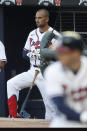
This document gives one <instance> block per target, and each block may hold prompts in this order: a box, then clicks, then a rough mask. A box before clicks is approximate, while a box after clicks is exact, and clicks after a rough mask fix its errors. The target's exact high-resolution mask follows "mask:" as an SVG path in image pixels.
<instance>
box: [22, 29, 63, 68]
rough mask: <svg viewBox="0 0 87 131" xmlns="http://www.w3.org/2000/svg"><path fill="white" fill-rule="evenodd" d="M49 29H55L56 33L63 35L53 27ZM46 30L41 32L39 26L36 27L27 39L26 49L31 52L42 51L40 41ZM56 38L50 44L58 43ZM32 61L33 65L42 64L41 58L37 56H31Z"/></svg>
mask: <svg viewBox="0 0 87 131" xmlns="http://www.w3.org/2000/svg"><path fill="white" fill-rule="evenodd" d="M48 31H53V32H54V34H56V35H58V36H61V35H60V34H59V33H58V32H57V31H55V30H54V29H53V28H51V27H50V28H49V29H48ZM45 33H46V32H44V33H41V32H40V30H39V28H37V29H35V30H34V31H32V32H30V34H29V36H28V39H27V41H26V44H25V47H24V50H25V51H29V52H33V53H35V52H40V41H41V39H42V37H43V36H44V34H45ZM56 41H57V40H56V39H52V41H51V42H50V45H51V44H52V45H55V43H56ZM30 63H31V65H36V66H39V65H40V60H39V59H38V58H37V57H35V56H34V57H31V58H30Z"/></svg>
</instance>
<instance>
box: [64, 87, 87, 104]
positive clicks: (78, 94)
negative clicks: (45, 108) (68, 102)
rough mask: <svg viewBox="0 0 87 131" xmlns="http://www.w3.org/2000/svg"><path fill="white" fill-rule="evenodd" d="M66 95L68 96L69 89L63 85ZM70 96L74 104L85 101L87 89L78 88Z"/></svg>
mask: <svg viewBox="0 0 87 131" xmlns="http://www.w3.org/2000/svg"><path fill="white" fill-rule="evenodd" d="M62 87H63V89H64V94H66V92H67V90H68V87H67V86H65V85H63V86H62ZM70 95H71V97H72V99H73V101H74V102H78V101H83V100H84V99H87V87H84V88H81V87H80V88H78V89H77V90H74V89H72V90H71V91H70Z"/></svg>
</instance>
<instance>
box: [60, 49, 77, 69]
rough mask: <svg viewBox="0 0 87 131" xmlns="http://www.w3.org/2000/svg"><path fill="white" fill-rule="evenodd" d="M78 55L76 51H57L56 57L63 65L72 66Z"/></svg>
mask: <svg viewBox="0 0 87 131" xmlns="http://www.w3.org/2000/svg"><path fill="white" fill-rule="evenodd" d="M79 56H80V52H78V51H72V50H70V51H68V52H66V53H58V55H57V59H58V60H59V61H61V63H62V65H63V66H64V67H69V68H72V66H73V64H74V63H75V62H76V61H77V59H78V58H79Z"/></svg>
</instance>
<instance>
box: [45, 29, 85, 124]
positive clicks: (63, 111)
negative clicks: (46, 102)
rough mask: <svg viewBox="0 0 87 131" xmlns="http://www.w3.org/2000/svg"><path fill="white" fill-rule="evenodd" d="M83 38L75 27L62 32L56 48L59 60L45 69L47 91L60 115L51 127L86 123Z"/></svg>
mask: <svg viewBox="0 0 87 131" xmlns="http://www.w3.org/2000/svg"><path fill="white" fill-rule="evenodd" d="M83 45H84V41H83V39H82V38H81V36H80V35H79V34H78V33H76V32H72V31H66V32H63V37H62V38H60V46H58V47H57V49H56V53H57V55H56V59H57V60H58V61H57V62H55V63H53V64H51V65H50V66H49V67H47V69H46V70H45V73H44V77H45V80H46V91H47V94H48V97H49V98H50V100H52V102H53V104H54V105H55V106H56V107H57V111H58V115H57V117H56V118H55V119H53V121H52V122H51V124H50V127H76V126H80V124H78V123H87V57H86V56H83V55H82V52H83Z"/></svg>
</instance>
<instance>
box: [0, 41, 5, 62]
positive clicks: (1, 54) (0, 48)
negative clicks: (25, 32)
mask: <svg viewBox="0 0 87 131" xmlns="http://www.w3.org/2000/svg"><path fill="white" fill-rule="evenodd" d="M0 61H7V58H6V54H5V47H4V45H3V44H2V42H1V41H0Z"/></svg>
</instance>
